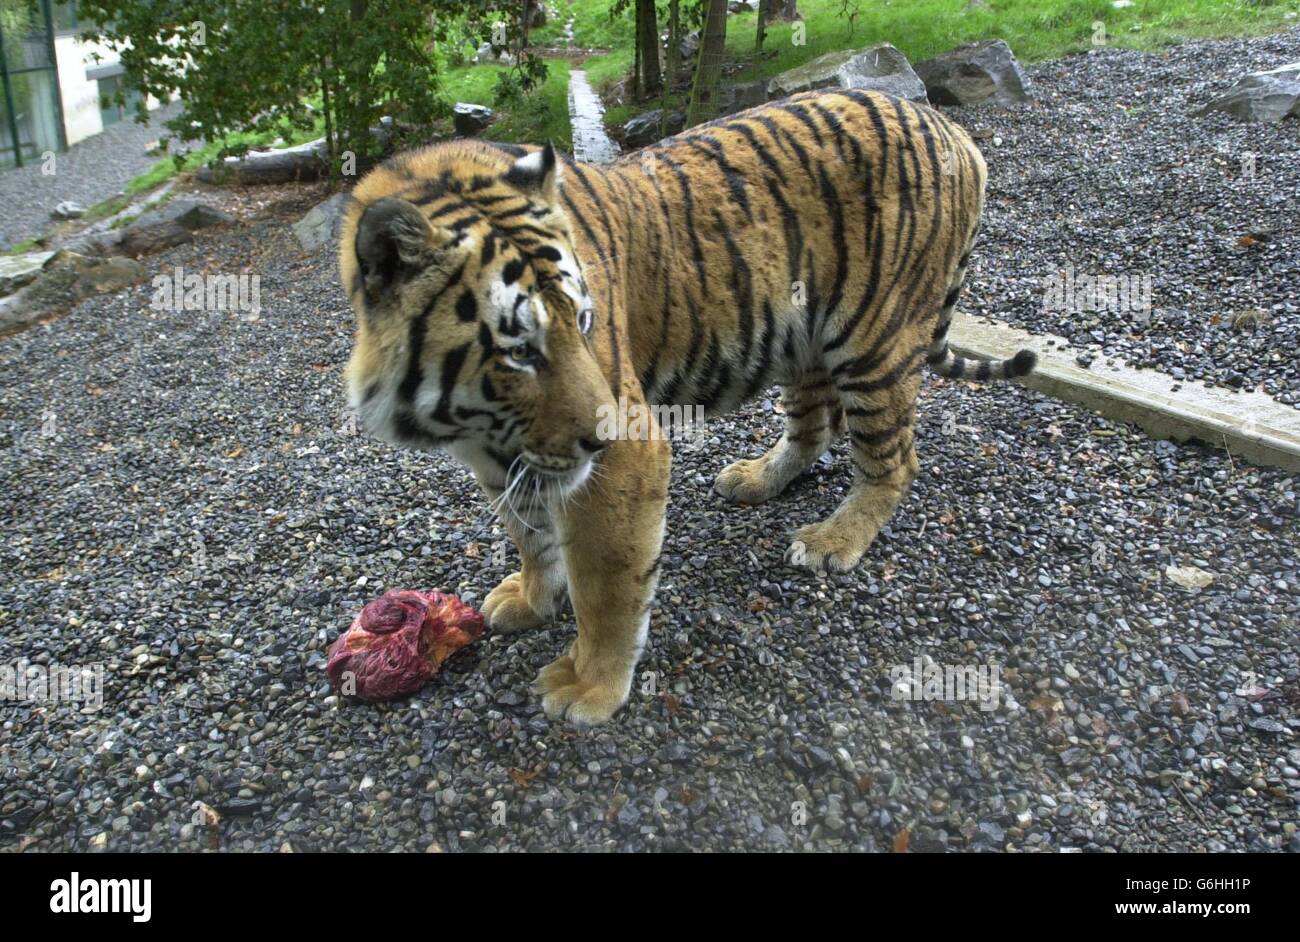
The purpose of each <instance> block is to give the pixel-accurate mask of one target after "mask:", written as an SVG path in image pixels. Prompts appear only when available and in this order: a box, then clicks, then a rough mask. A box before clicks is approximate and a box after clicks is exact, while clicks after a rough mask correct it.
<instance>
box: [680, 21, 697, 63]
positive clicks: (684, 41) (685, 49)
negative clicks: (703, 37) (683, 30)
mask: <svg viewBox="0 0 1300 942" xmlns="http://www.w3.org/2000/svg"><path fill="white" fill-rule="evenodd" d="M679 46H680V48H679V52H680V53H681V57H682V62H685V63H690V62H694V61H695V57H696V56H697V55H699V53H700V31H699V30H698V29H694V30H691V31H690V32H689V33H687V34H686V35H685V36H683V37H682V38H681V42H680V43H679Z"/></svg>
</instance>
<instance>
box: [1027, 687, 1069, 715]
mask: <svg viewBox="0 0 1300 942" xmlns="http://www.w3.org/2000/svg"><path fill="white" fill-rule="evenodd" d="M1029 709H1031V710H1033V711H1034V712H1035V713H1041V714H1042V715H1043V716H1045V717H1048V718H1051V717H1053V716H1055V715H1056V714H1057V713H1060V712H1062V711H1063V710H1064V709H1065V704H1063V703H1062V702H1061V698H1060V697H1058V696H1057V695H1056V694H1054V693H1040V694H1039V695H1038V696H1036V697H1034V698H1033V699H1032V700H1030V701H1029Z"/></svg>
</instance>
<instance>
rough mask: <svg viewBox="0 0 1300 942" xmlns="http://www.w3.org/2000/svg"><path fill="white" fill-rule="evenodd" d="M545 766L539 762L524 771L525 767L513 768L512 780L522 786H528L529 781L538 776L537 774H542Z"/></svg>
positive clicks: (511, 771)
mask: <svg viewBox="0 0 1300 942" xmlns="http://www.w3.org/2000/svg"><path fill="white" fill-rule="evenodd" d="M543 768H544V766H542V765H541V764H540V763H539V764H538V765H536V766H534V767H533V768H532V769H530V770H528V771H524V770H523V769H511V770H510V781H512V782H514V783H515V784H516V785H518V786H519V787H520V788H527V787H528V783H529V782H531V781H532V780H533V779H535V778H537V776H538V775H540V774H541V771H542V769H543Z"/></svg>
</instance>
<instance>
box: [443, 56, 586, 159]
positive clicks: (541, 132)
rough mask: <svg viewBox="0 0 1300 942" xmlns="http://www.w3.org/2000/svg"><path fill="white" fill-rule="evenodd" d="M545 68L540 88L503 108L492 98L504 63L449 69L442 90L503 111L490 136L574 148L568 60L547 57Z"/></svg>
mask: <svg viewBox="0 0 1300 942" xmlns="http://www.w3.org/2000/svg"><path fill="white" fill-rule="evenodd" d="M546 68H547V76H546V81H545V82H543V83H542V86H541V88H539V89H537V90H535V91H534V92H532V93H531V94H529V95H527V96H525V98H524V99H523V100H522V101H521V102H519V103H518V104H517V105H515V106H514V107H512V108H508V109H504V110H503V109H500V108H498V107H497V105H496V103H495V102H494V100H493V97H494V93H495V90H496V81H497V76H498V75H499V74H500V73H501V72H503V71H505V67H504V66H499V65H469V66H463V67H461V68H457V69H450V70H448V71H447V73H446V74H445V75H444V76H443V88H442V91H443V94H444V95H445V96H446V97H447V99H448V100H449V101H452V102H457V101H464V102H469V103H470V104H475V105H486V106H488V107H489V108H493V109H496V110H498V111H500V112H501V117H500V118H499V119H498V120H497V121H496V122H495V123H494V124H493V125H492V126H491V127H489V128H488V129H487V131H486V132H484V134H483V137H484V138H486V139H487V140H491V141H505V142H507V143H511V144H541V143H544V142H546V141H548V140H549V141H551V142H553V143H554V144H555V146H556V147H559V148H561V149H563V150H572V149H573V129H572V128H571V127H570V125H569V63H568V62H566V61H565V60H564V59H547V60H546Z"/></svg>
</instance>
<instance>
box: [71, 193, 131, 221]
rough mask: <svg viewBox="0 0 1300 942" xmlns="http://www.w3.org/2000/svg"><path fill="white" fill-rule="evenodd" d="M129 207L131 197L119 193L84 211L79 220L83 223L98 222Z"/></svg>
mask: <svg viewBox="0 0 1300 942" xmlns="http://www.w3.org/2000/svg"><path fill="white" fill-rule="evenodd" d="M130 205H131V197H129V196H127V195H125V194H122V193H119V194H118V195H117V196H110V197H109V198H108V199H106V200H103V201H102V202H99V203H96V204H95V205H94V206H92V207H90V208H89V209H88V210H86V212H85V214H84V215H83V216H82V217H81V218H82V220H83V221H84V222H98V221H99V220H101V219H107V218H108V217H109V216H112V215H113V214H114V213H120V212H121V211H122V210H124V209H126V208H127V207H128V206H130Z"/></svg>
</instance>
